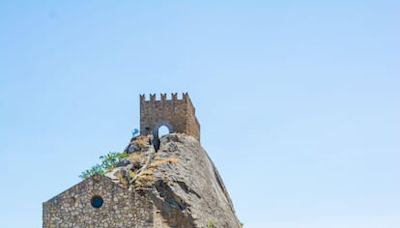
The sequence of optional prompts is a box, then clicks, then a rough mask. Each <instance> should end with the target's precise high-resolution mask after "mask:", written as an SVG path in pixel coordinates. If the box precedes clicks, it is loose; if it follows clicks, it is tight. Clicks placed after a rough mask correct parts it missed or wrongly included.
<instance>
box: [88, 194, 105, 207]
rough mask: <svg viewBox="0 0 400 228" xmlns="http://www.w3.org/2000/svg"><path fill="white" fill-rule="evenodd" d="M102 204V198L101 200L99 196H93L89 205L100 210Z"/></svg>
mask: <svg viewBox="0 0 400 228" xmlns="http://www.w3.org/2000/svg"><path fill="white" fill-rule="evenodd" d="M103 203H104V201H103V198H101V197H100V196H93V197H92V199H91V200H90V204H91V205H92V207H94V208H100V207H101V206H103Z"/></svg>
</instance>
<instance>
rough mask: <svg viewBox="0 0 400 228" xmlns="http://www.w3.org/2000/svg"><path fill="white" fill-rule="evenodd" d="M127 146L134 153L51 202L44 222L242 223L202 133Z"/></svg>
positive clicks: (138, 226)
mask: <svg viewBox="0 0 400 228" xmlns="http://www.w3.org/2000/svg"><path fill="white" fill-rule="evenodd" d="M154 142H157V145H158V146H157V147H155V146H154ZM155 148H158V150H157V151H156V150H155ZM125 152H126V153H128V154H129V156H128V157H127V158H126V159H124V160H122V161H120V162H119V163H118V164H117V165H116V166H115V168H113V169H112V170H110V171H109V172H107V173H106V174H105V175H104V176H102V175H94V176H92V177H90V178H88V179H86V180H84V181H82V182H80V183H78V184H77V185H75V186H73V187H71V188H70V189H68V190H66V191H65V192H63V193H61V194H59V195H57V196H55V197H54V198H52V199H50V200H49V201H47V202H45V203H44V204H43V227H44V228H57V227H65V228H66V227H71V228H72V227H73V228H75V227H93V228H95V227H96V228H97V227H113V228H114V227H121V228H125V227H135V228H154V227H156V228H169V227H174V228H192V227H193V228H200V227H202V228H203V227H204V228H216V227H226V228H239V227H241V225H240V222H239V220H238V219H237V217H236V215H235V211H234V208H233V204H232V202H231V199H230V198H229V195H228V192H227V190H226V189H225V186H224V184H223V182H222V179H221V177H220V176H219V174H218V171H217V169H216V168H215V166H214V164H213V163H212V161H211V159H210V158H209V157H208V155H207V153H206V151H205V150H204V149H203V148H202V147H201V145H200V143H199V141H198V140H197V139H196V138H194V137H192V136H188V135H186V134H181V133H173V134H169V135H166V136H164V137H162V138H161V139H158V138H153V136H151V135H148V136H139V137H135V138H133V139H132V140H131V142H130V143H129V145H128V146H127V148H126V150H125Z"/></svg>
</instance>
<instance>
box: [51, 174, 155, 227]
mask: <svg viewBox="0 0 400 228" xmlns="http://www.w3.org/2000/svg"><path fill="white" fill-rule="evenodd" d="M93 196H100V197H102V198H103V200H104V203H103V205H102V206H101V207H100V208H94V207H93V206H92V205H91V199H92V197H93ZM153 215H154V206H153V204H152V203H151V201H149V200H148V199H147V197H146V196H142V195H139V194H138V193H135V192H131V191H129V190H127V189H124V188H122V187H120V186H118V185H117V184H115V183H113V182H112V181H111V180H110V179H108V178H107V177H103V176H98V175H96V176H93V177H91V178H89V179H87V180H85V181H83V182H81V183H79V184H77V185H75V186H74V187H72V188H70V189H69V190H67V191H65V192H63V193H61V194H59V195H58V196H56V197H55V198H53V199H51V200H49V201H47V202H45V203H44V204H43V227H44V228H72V227H73V228H102V227H136V228H148V227H154V224H153Z"/></svg>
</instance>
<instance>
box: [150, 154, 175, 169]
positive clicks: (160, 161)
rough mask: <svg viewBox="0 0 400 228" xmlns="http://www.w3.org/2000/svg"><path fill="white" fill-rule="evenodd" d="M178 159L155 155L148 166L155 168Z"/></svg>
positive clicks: (173, 162)
mask: <svg viewBox="0 0 400 228" xmlns="http://www.w3.org/2000/svg"><path fill="white" fill-rule="evenodd" d="M178 161H179V159H178V158H177V157H168V158H160V157H158V156H157V157H156V158H155V159H154V160H153V161H152V162H151V163H150V165H149V168H157V167H159V166H161V165H164V164H176V163H178Z"/></svg>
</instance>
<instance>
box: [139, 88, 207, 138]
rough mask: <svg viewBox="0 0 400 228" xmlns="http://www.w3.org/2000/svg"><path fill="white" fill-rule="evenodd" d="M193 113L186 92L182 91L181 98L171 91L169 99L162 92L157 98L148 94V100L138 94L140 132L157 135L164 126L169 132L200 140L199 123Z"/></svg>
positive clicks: (192, 107) (194, 110) (194, 111)
mask: <svg viewBox="0 0 400 228" xmlns="http://www.w3.org/2000/svg"><path fill="white" fill-rule="evenodd" d="M195 114H196V109H195V108H194V106H193V104H192V101H191V100H190V97H189V94H188V93H183V94H182V98H181V99H179V98H178V94H177V93H172V94H171V99H167V94H166V93H162V94H161V96H160V99H158V100H157V98H156V94H150V100H146V96H145V95H144V94H143V95H140V134H141V135H148V134H153V135H158V129H159V128H160V127H161V126H166V127H167V128H168V130H169V132H170V133H174V132H178V133H185V134H187V135H191V136H193V137H195V138H196V139H197V140H199V141H200V124H199V122H198V120H197V118H196V115H195Z"/></svg>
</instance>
